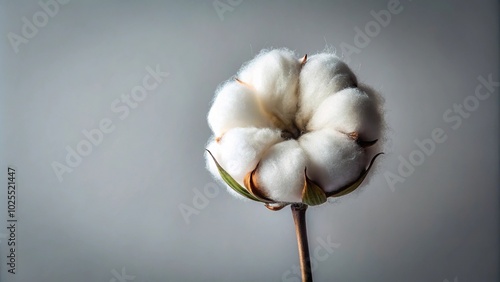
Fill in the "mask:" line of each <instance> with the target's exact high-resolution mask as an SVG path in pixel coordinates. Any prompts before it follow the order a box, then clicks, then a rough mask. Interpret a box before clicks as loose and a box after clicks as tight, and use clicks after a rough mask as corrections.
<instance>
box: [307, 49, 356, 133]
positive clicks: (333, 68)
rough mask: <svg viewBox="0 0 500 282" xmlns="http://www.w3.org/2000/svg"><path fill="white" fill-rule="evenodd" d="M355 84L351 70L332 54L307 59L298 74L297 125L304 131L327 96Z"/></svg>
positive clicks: (354, 77)
mask: <svg viewBox="0 0 500 282" xmlns="http://www.w3.org/2000/svg"><path fill="white" fill-rule="evenodd" d="M356 84H357V81H356V76H355V75H354V74H353V73H352V71H351V69H350V68H349V67H348V66H347V65H346V64H345V63H344V62H342V61H341V60H340V59H339V58H338V57H337V56H335V55H334V54H329V53H323V54H317V55H313V56H311V57H310V58H308V59H307V62H306V63H305V64H304V66H303V67H302V70H301V72H300V80H299V111H298V114H297V125H298V126H299V127H300V128H302V129H304V128H305V126H306V123H307V121H309V119H310V118H311V116H312V115H313V113H314V111H315V110H316V109H317V108H318V107H319V105H320V104H321V103H322V102H323V101H324V100H325V99H326V98H327V97H328V96H330V95H332V94H334V93H336V92H338V91H340V90H342V89H345V88H349V87H355V86H356Z"/></svg>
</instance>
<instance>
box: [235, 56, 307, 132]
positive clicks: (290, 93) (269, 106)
mask: <svg viewBox="0 0 500 282" xmlns="http://www.w3.org/2000/svg"><path fill="white" fill-rule="evenodd" d="M300 68H301V65H300V59H299V58H297V57H296V56H295V54H294V53H293V52H292V51H290V50H286V49H277V50H271V51H269V52H266V51H262V52H261V53H260V54H259V55H258V56H257V57H256V58H255V59H253V60H252V61H250V62H249V63H248V64H247V65H246V66H244V67H243V69H242V70H241V71H240V72H239V73H238V75H237V78H238V79H240V80H241V81H243V82H244V83H247V84H249V85H251V86H252V87H253V88H254V89H255V93H256V95H257V96H258V97H259V99H261V101H262V105H263V107H264V109H265V110H266V111H267V112H269V113H272V114H273V115H274V116H276V117H278V119H279V121H281V122H283V123H285V126H290V125H291V124H292V123H293V120H294V118H295V113H296V109H297V85H298V81H299V72H300ZM273 122H275V121H273ZM278 124H279V123H278Z"/></svg>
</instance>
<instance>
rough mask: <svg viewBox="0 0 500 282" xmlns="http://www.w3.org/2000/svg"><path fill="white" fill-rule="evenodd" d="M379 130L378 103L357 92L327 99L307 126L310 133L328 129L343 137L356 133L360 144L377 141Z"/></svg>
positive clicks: (345, 90) (380, 121)
mask: <svg viewBox="0 0 500 282" xmlns="http://www.w3.org/2000/svg"><path fill="white" fill-rule="evenodd" d="M381 127H382V120H381V116H380V112H379V107H378V105H377V100H376V99H374V98H373V97H370V96H369V95H367V94H366V93H365V92H364V91H362V90H360V89H358V88H347V89H344V90H342V91H340V92H337V93H335V94H334V95H331V96H329V97H328V98H327V99H326V100H325V101H323V103H321V105H320V106H319V107H318V109H317V110H316V112H315V113H314V115H313V116H312V118H311V120H310V122H309V123H308V125H307V129H308V130H309V131H315V130H321V129H324V128H330V129H334V130H337V131H339V132H343V133H346V134H348V133H352V132H357V133H358V134H359V138H360V139H361V140H363V141H372V140H376V139H378V138H379V137H380V131H381Z"/></svg>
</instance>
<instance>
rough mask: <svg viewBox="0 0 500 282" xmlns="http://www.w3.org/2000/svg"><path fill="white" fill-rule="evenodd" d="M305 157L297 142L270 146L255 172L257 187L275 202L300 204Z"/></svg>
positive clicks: (303, 181)
mask: <svg viewBox="0 0 500 282" xmlns="http://www.w3.org/2000/svg"><path fill="white" fill-rule="evenodd" d="M306 165H307V157H306V154H305V152H304V150H303V149H302V148H301V147H300V145H299V143H298V142H297V140H293V139H291V140H287V141H284V142H281V143H278V144H276V145H274V146H272V147H271V148H270V149H269V150H268V151H267V152H266V154H265V155H264V156H263V157H262V159H261V161H260V163H259V166H258V168H257V171H256V173H255V175H256V177H257V179H256V180H257V181H256V184H257V187H259V188H260V189H262V192H263V193H264V194H265V195H266V196H267V197H268V198H270V199H272V200H274V201H277V202H295V203H299V202H302V190H303V188H304V183H305V177H304V169H305V168H306Z"/></svg>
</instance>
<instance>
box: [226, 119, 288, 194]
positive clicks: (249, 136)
mask: <svg viewBox="0 0 500 282" xmlns="http://www.w3.org/2000/svg"><path fill="white" fill-rule="evenodd" d="M280 141H283V139H282V138H281V132H280V131H279V130H273V129H269V128H265V129H259V128H235V129H231V130H230V131H228V132H226V134H224V136H223V137H222V138H220V140H219V142H218V156H219V158H218V159H217V161H219V164H220V165H221V166H222V167H223V168H224V170H226V171H227V172H228V173H229V174H230V175H231V176H232V177H233V178H234V179H235V180H236V181H238V182H239V183H240V184H242V185H243V179H244V177H245V176H246V175H247V174H248V173H249V172H251V171H253V170H254V169H255V167H256V166H257V163H258V162H259V160H260V158H261V157H262V155H263V154H264V153H265V152H266V151H267V150H268V149H269V148H270V147H271V146H272V145H274V144H276V143H278V142H280Z"/></svg>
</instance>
